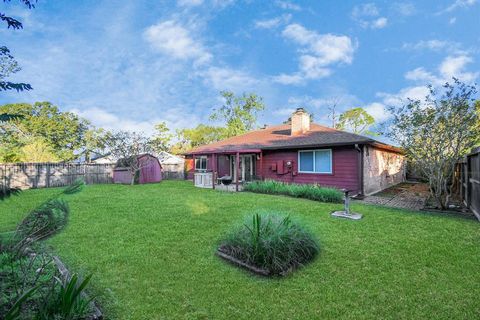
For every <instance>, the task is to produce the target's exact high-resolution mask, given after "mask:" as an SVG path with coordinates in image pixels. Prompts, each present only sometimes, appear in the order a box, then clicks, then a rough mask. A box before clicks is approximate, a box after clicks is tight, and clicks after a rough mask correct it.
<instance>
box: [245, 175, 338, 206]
mask: <svg viewBox="0 0 480 320" xmlns="http://www.w3.org/2000/svg"><path fill="white" fill-rule="evenodd" d="M244 190H245V191H250V192H255V193H266V194H281V195H286V196H290V197H295V198H305V199H310V200H316V201H321V202H333V203H341V202H342V200H343V195H342V193H341V192H340V191H339V190H338V189H335V188H328V187H320V186H318V185H313V184H296V183H284V182H279V181H275V180H266V181H253V182H251V183H249V184H247V185H245V187H244Z"/></svg>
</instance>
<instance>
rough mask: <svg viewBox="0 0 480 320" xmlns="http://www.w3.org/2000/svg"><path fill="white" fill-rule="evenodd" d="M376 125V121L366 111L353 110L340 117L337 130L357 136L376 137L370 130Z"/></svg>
mask: <svg viewBox="0 0 480 320" xmlns="http://www.w3.org/2000/svg"><path fill="white" fill-rule="evenodd" d="M374 124H375V119H374V118H373V117H372V116H371V115H370V114H369V113H368V112H367V111H365V109H363V108H353V109H350V110H347V111H345V112H343V113H342V114H341V115H340V117H339V118H338V123H337V125H336V128H337V129H340V130H347V131H351V132H353V133H356V134H366V135H376V133H375V132H373V131H371V130H370V128H371V127H372V126H373V125H374Z"/></svg>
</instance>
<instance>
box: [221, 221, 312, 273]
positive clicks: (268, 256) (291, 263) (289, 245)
mask: <svg viewBox="0 0 480 320" xmlns="http://www.w3.org/2000/svg"><path fill="white" fill-rule="evenodd" d="M219 250H220V251H221V252H223V253H226V254H228V255H230V256H232V257H234V258H236V259H238V260H240V261H242V262H244V263H246V264H248V265H251V266H255V267H257V268H259V269H263V270H266V271H267V272H268V273H269V274H271V275H285V274H286V273H288V272H289V271H291V270H293V269H295V268H297V267H300V266H302V265H304V264H306V263H308V262H310V261H312V260H313V259H314V258H315V257H316V255H317V254H318V252H319V245H318V243H317V241H316V240H315V238H314V237H313V235H312V234H310V233H309V232H308V231H306V230H305V229H304V228H303V227H302V226H301V225H299V224H298V223H296V222H293V221H292V220H291V219H290V217H289V216H280V215H274V214H269V215H260V214H254V215H253V216H252V217H249V218H248V219H247V220H246V221H245V223H244V224H243V225H242V226H240V227H237V228H236V229H235V230H234V231H233V232H232V233H230V234H229V235H227V237H226V238H225V239H224V240H223V241H222V242H221V245H220V248H219Z"/></svg>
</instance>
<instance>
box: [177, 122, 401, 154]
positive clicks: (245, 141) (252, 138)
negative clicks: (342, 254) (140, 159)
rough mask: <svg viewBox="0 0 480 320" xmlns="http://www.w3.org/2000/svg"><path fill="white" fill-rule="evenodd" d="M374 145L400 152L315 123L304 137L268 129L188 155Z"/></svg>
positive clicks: (281, 128) (286, 127) (278, 128)
mask: <svg viewBox="0 0 480 320" xmlns="http://www.w3.org/2000/svg"><path fill="white" fill-rule="evenodd" d="M357 143H358V144H372V145H373V144H374V145H377V146H380V147H382V146H383V147H384V148H387V149H391V150H393V151H397V152H400V150H399V149H397V148H395V147H392V146H390V145H387V144H384V143H381V142H378V141H375V140H373V139H371V138H368V137H364V136H361V135H358V134H354V133H350V132H345V131H341V130H337V129H333V128H329V127H325V126H321V125H318V124H315V123H312V124H311V125H310V130H309V131H308V132H307V133H305V134H302V135H297V136H292V135H290V125H289V124H284V125H278V126H269V127H267V128H265V129H259V130H254V131H250V132H247V133H245V134H242V135H239V136H235V137H232V138H228V139H225V140H221V141H218V142H214V143H210V144H207V145H204V146H200V147H197V148H194V149H193V150H191V151H189V152H187V153H186V154H200V153H202V152H203V153H213V152H232V151H238V150H246V149H263V150H266V149H293V148H298V147H326V146H334V145H353V144H357Z"/></svg>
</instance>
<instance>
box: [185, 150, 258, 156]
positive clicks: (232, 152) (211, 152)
mask: <svg viewBox="0 0 480 320" xmlns="http://www.w3.org/2000/svg"><path fill="white" fill-rule="evenodd" d="M261 152H262V149H238V150H202V151H195V152H188V153H186V155H191V156H198V155H209V154H237V153H239V154H245V153H261Z"/></svg>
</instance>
